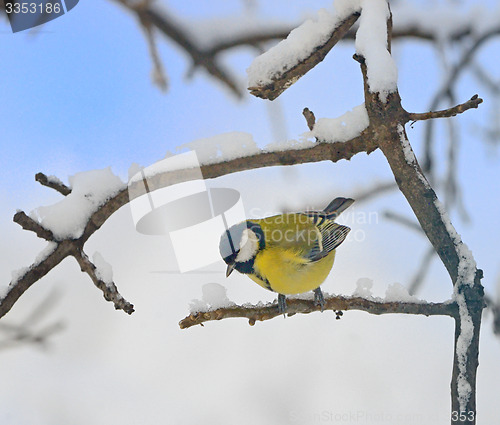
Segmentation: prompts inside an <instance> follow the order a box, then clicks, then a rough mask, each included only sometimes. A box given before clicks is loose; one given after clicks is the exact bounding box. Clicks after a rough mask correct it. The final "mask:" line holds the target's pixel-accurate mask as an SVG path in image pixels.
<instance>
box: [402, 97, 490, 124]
mask: <svg viewBox="0 0 500 425" xmlns="http://www.w3.org/2000/svg"><path fill="white" fill-rule="evenodd" d="M481 103H483V99H481V98H480V97H478V95H477V94H475V95H474V96H472V97H471V98H470V99H469V100H468V101H467V102H465V103H462V104H460V105H457V106H454V107H453V108H448V109H443V110H442V111H430V112H424V113H421V114H418V113H412V112H409V113H408V120H409V121H423V120H430V119H434V118H450V117H454V116H455V115H458V114H461V113H463V112H465V111H468V110H469V109H472V108H477V107H478V106H479V105H480V104H481Z"/></svg>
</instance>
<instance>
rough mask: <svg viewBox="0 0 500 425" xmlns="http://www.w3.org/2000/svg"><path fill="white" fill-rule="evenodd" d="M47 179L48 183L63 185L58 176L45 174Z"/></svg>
mask: <svg viewBox="0 0 500 425" xmlns="http://www.w3.org/2000/svg"><path fill="white" fill-rule="evenodd" d="M47 181H48V182H49V183H54V184H59V185H64V183H63V182H62V181H61V180H60V179H59V178H57V177H56V176H47Z"/></svg>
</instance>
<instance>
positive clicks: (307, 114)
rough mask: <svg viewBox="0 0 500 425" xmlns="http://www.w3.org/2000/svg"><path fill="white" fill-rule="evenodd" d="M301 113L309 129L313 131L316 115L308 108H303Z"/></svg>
mask: <svg viewBox="0 0 500 425" xmlns="http://www.w3.org/2000/svg"><path fill="white" fill-rule="evenodd" d="M302 115H304V118H305V119H306V122H307V127H309V130H311V131H313V128H314V124H316V117H315V116H314V113H313V112H312V111H311V110H310V109H309V108H304V110H303V111H302Z"/></svg>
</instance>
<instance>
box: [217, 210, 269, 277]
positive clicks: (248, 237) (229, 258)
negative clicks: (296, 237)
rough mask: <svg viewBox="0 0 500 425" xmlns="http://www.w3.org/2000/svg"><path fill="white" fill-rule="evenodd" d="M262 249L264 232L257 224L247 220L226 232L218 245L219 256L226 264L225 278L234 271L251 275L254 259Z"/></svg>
mask: <svg viewBox="0 0 500 425" xmlns="http://www.w3.org/2000/svg"><path fill="white" fill-rule="evenodd" d="M264 247H265V241H264V232H263V230H262V228H261V227H260V226H259V225H258V224H257V223H253V222H251V221H248V220H247V221H244V222H243V223H239V224H236V225H234V226H232V227H230V228H229V229H228V230H226V231H225V232H224V233H223V234H222V236H221V238H220V243H219V251H220V254H221V256H222V258H223V259H224V261H225V263H226V264H227V270H226V277H227V276H229V275H230V274H231V272H232V271H233V270H234V269H236V270H238V271H239V272H240V273H252V272H253V263H254V260H255V257H256V255H257V253H258V252H259V251H260V250H261V249H264Z"/></svg>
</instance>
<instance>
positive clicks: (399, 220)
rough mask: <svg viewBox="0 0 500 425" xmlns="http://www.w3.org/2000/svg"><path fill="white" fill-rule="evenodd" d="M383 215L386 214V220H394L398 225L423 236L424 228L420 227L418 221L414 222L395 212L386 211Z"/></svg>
mask: <svg viewBox="0 0 500 425" xmlns="http://www.w3.org/2000/svg"><path fill="white" fill-rule="evenodd" d="M383 214H384V217H385V218H387V219H389V220H392V221H395V222H396V223H399V224H402V225H403V226H406V227H408V228H410V229H412V230H415V231H417V232H418V233H420V234H422V228H421V227H420V225H419V224H418V223H417V222H416V221H413V220H411V219H409V218H408V217H405V216H403V215H401V214H397V213H395V212H393V211H384V213H383Z"/></svg>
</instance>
